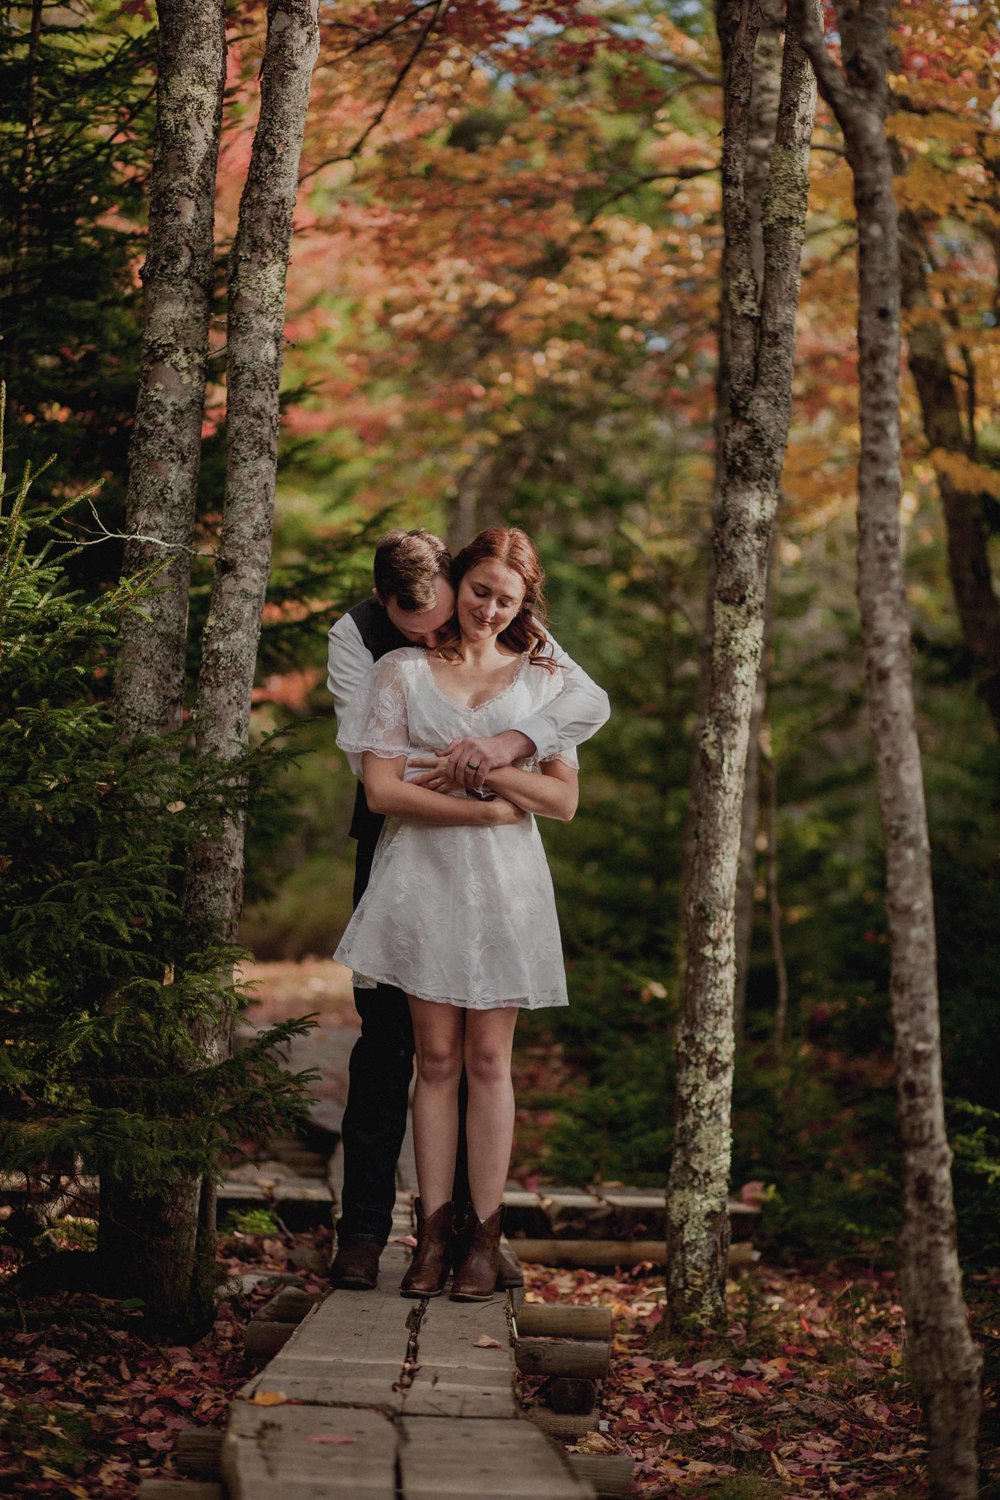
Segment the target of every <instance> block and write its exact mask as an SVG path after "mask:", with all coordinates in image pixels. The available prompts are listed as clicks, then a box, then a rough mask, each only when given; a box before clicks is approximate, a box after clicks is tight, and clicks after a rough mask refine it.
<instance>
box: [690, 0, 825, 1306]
mask: <svg viewBox="0 0 1000 1500" xmlns="http://www.w3.org/2000/svg"><path fill="white" fill-rule="evenodd" d="M759 18H760V12H759V10H758V9H757V7H756V6H754V5H751V4H750V3H749V0H727V3H726V4H725V5H724V6H723V7H722V8H721V9H720V13H719V27H720V36H721V38H722V43H723V48H722V50H723V58H724V60H725V127H724V144H723V158H722V191H723V223H724V230H725V246H724V252H723V257H724V270H723V277H724V284H725V288H726V299H725V306H724V308H723V318H724V319H725V321H726V324H727V332H728V347H729V351H730V354H729V399H728V409H727V412H726V416H725V432H724V441H723V450H722V471H721V485H720V499H719V506H718V513H717V516H716V521H715V528H714V535H713V555H714V563H715V584H714V592H713V601H712V655H711V670H710V679H709V690H708V700H707V709H706V714H705V721H704V724H703V726H702V730H701V734H700V737H699V743H698V754H699V756H700V766H699V772H698V778H697V782H698V800H697V805H696V807H695V809H694V828H693V839H692V852H691V863H690V868H689V873H688V879H687V883H686V890H685V946H686V965H685V982H684V1010H683V1017H682V1021H681V1025H680V1029H679V1034H678V1041H677V1102H676V1113H675V1124H674V1142H673V1155H672V1159H671V1165H670V1176H669V1181H668V1186H667V1312H666V1318H665V1322H664V1332H665V1334H666V1335H671V1334H675V1333H682V1332H686V1331H696V1330H703V1329H706V1328H709V1327H713V1326H719V1325H720V1324H721V1323H722V1322H723V1321H724V1318H725V1280H726V1265H727V1251H728V1242H729V1220H728V1213H727V1198H728V1191H729V1171H730V1161H731V1129H730V1110H731V1103H732V1074H733V985H734V907H735V897H736V879H737V867H738V863H739V852H740V831H741V809H742V803H743V789H744V768H745V764H746V753H747V741H748V736H749V728H750V719H751V712H752V706H753V696H754V691H755V687H756V684H757V678H758V672H759V668H760V657H761V643H762V637H763V628H764V605H765V596H766V589H767V568H768V558H769V553H770V545H771V535H772V529H773V524H774V516H775V511H776V508H777V500H778V493H779V487H780V482H781V470H782V467H783V463H784V456H785V446H786V443H787V438H788V423H789V416H790V411H791V382H792V362H793V355H794V348H795V315H796V310H797V306H798V291H799V274H800V260H801V250H802V240H803V234H804V229H805V216H806V203H807V197H808V159H809V143H810V139H811V135H812V125H813V115H814V108H815V88H814V85H813V78H812V73H811V70H810V69H809V67H808V64H807V63H806V61H805V58H804V57H803V55H802V53H801V50H800V49H799V47H798V45H797V43H796V41H795V39H794V38H789V39H787V40H786V43H785V47H784V52H783V57H782V70H781V90H780V99H779V106H778V118H777V126H776V131H775V136H774V143H773V145H772V148H771V153H770V163H769V172H768V181H767V188H766V192H765V197H764V209H763V219H762V222H763V238H764V253H763V276H762V282H761V290H760V293H759V294H758V285H757V278H756V276H755V274H754V259H753V255H754V251H753V233H752V220H751V215H750V212H749V205H748V196H747V181H746V172H747V164H748V159H749V149H748V148H749V139H750V133H751V126H752V120H753V113H752V80H753V58H754V50H755V42H756V37H757V30H758V23H759Z"/></svg>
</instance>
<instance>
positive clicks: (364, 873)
mask: <svg viewBox="0 0 1000 1500" xmlns="http://www.w3.org/2000/svg"><path fill="white" fill-rule="evenodd" d="M374 574H375V588H374V590H373V594H372V597H371V598H370V599H368V600H365V601H364V602H363V603H361V604H359V605H357V606H356V607H355V608H354V609H352V610H350V611H348V613H347V614H345V615H344V616H342V618H341V619H340V620H338V621H337V623H336V624H335V625H334V626H333V629H332V630H331V632H330V638H329V676H328V686H329V688H330V691H331V692H332V693H333V695H334V699H335V704H336V710H337V719H338V726H339V727H338V735H337V743H338V745H340V747H341V748H342V749H343V750H345V751H346V752H347V754H348V758H349V759H350V761H351V765H352V768H353V769H354V771H355V772H356V774H357V775H358V776H359V778H360V782H359V786H358V795H357V801H356V804H355V814H354V821H353V823H352V827H351V833H352V835H353V836H354V837H355V838H356V839H357V861H356V867H355V886H354V901H355V910H354V915H353V917H352V918H351V921H350V923H349V925H348V927H347V930H346V932H345V933H344V936H343V938H342V940H341V942H340V945H339V947H338V948H337V951H336V954H335V957H336V958H337V959H338V960H339V961H340V962H341V963H343V964H345V965H347V967H348V968H350V969H353V971H354V987H355V1002H356V1004H357V1008H358V1012H359V1015H360V1017H361V1035H360V1038H359V1040H358V1042H357V1043H356V1045H355V1048H354V1051H353V1053H352V1056H351V1066H350V1088H349V1093H348V1102H347V1108H346V1110H345V1114H344V1124H343V1146H344V1191H343V1205H342V1207H343V1213H342V1217H341V1219H340V1222H339V1224H338V1227H337V1254H336V1256H335V1258H334V1261H333V1265H332V1267H331V1278H332V1280H333V1284H334V1286H340V1287H346V1288H352V1289H359V1290H360V1289H366V1288H370V1287H373V1286H374V1285H375V1283H376V1280H377V1276H378V1262H379V1255H380V1253H381V1250H382V1247H383V1246H384V1245H385V1243H386V1240H387V1239H388V1236H389V1231H390V1228H391V1223H392V1208H393V1203H394V1200H395V1168H396V1162H397V1159H398V1156H399V1151H400V1147H401V1145H402V1140H403V1135H404V1132H405V1128H406V1111H407V1095H408V1090H409V1084H410V1078H411V1074H412V1070H413V1057H414V1049H415V1052H416V1062H417V1082H416V1089H415V1093H414V1101H413V1130H414V1145H415V1150H416V1160H417V1182H418V1185H419V1197H418V1199H417V1205H416V1209H417V1247H416V1250H415V1252H414V1256H413V1260H412V1262H411V1265H410V1267H409V1269H408V1270H407V1272H406V1275H405V1276H404V1278H403V1282H402V1285H401V1287H400V1291H401V1292H402V1294H403V1295H404V1296H410V1297H431V1296H436V1295H437V1294H438V1293H440V1292H441V1291H442V1289H443V1287H444V1284H445V1281H446V1279H447V1276H448V1273H449V1271H450V1270H451V1269H452V1268H453V1269H454V1281H453V1287H452V1294H451V1295H452V1296H453V1297H454V1298H456V1299H458V1300H461V1301H483V1300H486V1299H488V1298H489V1297H491V1296H492V1295H493V1292H494V1289H495V1287H496V1286H497V1284H498V1279H499V1284H501V1285H506V1284H512V1283H514V1282H516V1281H517V1280H518V1279H519V1273H518V1271H517V1267H516V1264H515V1265H513V1266H511V1265H504V1266H503V1267H501V1258H500V1235H501V1227H502V1217H503V1210H502V1197H503V1190H504V1185H505V1183H506V1180H507V1171H508V1166H509V1162H510V1152H511V1144H512V1140H513V1130H514V1095H513V1088H512V1085H511V1071H510V1062H511V1049H512V1045H513V1038H514V1027H515V1023H516V1020H517V1015H518V1011H519V1010H522V1009H537V1008H539V1007H541V1006H550V1005H565V1004H566V1003H567V1002H566V979H565V971H564V966H563V959H562V952H561V946H560V941H559V926H558V921H557V918H556V910H555V902H554V898H553V892H552V881H551V877H550V875H549V870H548V865H547V863H546V859H545V853H544V850H543V848H542V842H541V837H540V835H539V832H538V829H537V827H536V825H535V816H534V815H536V814H537V815H541V816H543V817H553V818H560V819H564V820H565V819H569V818H572V817H573V814H574V813H575V811H576V805H577V764H578V763H577V757H576V746H577V745H578V744H580V743H582V742H583V741H584V740H586V739H588V738H589V737H590V736H591V735H592V734H594V733H595V731H596V730H598V729H599V728H600V727H601V725H602V724H603V723H604V722H605V721H606V719H607V717H608V711H609V710H608V700H607V696H606V694H605V693H604V692H602V690H601V689H600V688H598V687H597V686H596V684H594V683H593V682H592V681H591V680H590V678H589V677H587V675H586V674H585V673H584V672H583V671H582V669H581V668H580V667H578V666H577V665H576V664H575V663H574V662H572V661H571V660H570V659H569V658H568V657H567V656H566V654H565V653H564V652H563V651H561V650H560V648H559V647H558V646H557V645H556V644H555V642H554V641H553V640H552V637H551V636H550V635H549V634H548V633H547V631H546V629H545V625H544V620H545V611H544V603H543V599H542V583H543V576H542V571H541V568H540V566H539V563H538V558H537V556H536V554H535V550H534V547H533V546H532V544H531V541H530V540H529V538H528V537H527V536H526V535H525V533H524V532H523V531H520V530H518V529H517V528H506V527H493V528H490V529H489V530H487V531H483V532H480V534H479V535H478V536H477V537H475V538H474V539H473V541H471V542H470V543H469V545H468V546H467V547H464V548H463V549H462V551H461V552H459V553H458V555H457V556H456V557H454V558H452V557H451V556H450V554H449V553H448V551H447V549H446V548H445V546H444V543H443V542H441V541H440V540H439V539H438V538H437V537H435V536H433V535H432V534H431V533H429V532H427V531H410V532H405V531H393V532H390V533H388V535H387V536H385V537H383V538H382V539H381V541H380V542H379V544H378V547H377V548H376V553H375V567H374Z"/></svg>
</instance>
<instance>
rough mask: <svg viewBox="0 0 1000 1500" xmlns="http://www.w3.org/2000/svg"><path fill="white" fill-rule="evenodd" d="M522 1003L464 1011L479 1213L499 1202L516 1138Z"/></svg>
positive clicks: (472, 1178) (472, 1180)
mask: <svg viewBox="0 0 1000 1500" xmlns="http://www.w3.org/2000/svg"><path fill="white" fill-rule="evenodd" d="M516 1023H517V1006H513V1005H512V1006H505V1007H504V1008H503V1009H502V1010H480V1011H475V1010H470V1011H467V1012H466V1016H465V1071H466V1074H467V1076H468V1079H469V1107H468V1110H467V1112H466V1117H465V1128H466V1135H467V1137H468V1146H469V1190H470V1193H471V1195H472V1206H473V1208H474V1209H475V1211H476V1214H477V1215H478V1217H479V1218H480V1219H487V1218H489V1216H490V1214H492V1213H494V1212H495V1211H496V1209H497V1208H498V1207H499V1206H500V1203H501V1201H502V1199H503V1190H504V1187H505V1186H506V1183H507V1171H508V1168H509V1167H510V1150H511V1145H512V1144H513V1140H514V1086H513V1084H512V1083H511V1077H510V1054H511V1048H512V1046H513V1044H514V1027H515V1025H516Z"/></svg>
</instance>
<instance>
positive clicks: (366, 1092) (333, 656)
mask: <svg viewBox="0 0 1000 1500" xmlns="http://www.w3.org/2000/svg"><path fill="white" fill-rule="evenodd" d="M450 567H451V555H450V553H449V552H448V549H447V548H446V547H445V545H444V543H443V542H442V541H441V540H440V539H439V538H438V537H436V536H433V535H432V534H431V533H430V532H429V531H423V530H418V531H390V532H388V533H387V534H386V535H385V536H384V537H382V538H381V540H380V541H379V543H378V545H377V547H376V549H375V563H374V579H375V586H374V588H373V590H372V597H371V598H370V599H366V600H364V601H363V602H362V603H360V604H357V605H355V606H354V608H353V609H351V610H348V612H347V613H346V614H345V615H343V616H342V617H341V618H340V619H339V620H338V621H337V622H336V624H335V625H334V626H333V628H332V629H331V631H330V635H329V656H328V675H327V686H328V687H329V689H330V692H331V693H332V694H333V698H334V704H335V706H336V711H337V716H338V718H340V716H341V715H342V713H343V710H344V709H345V707H346V706H347V704H348V703H349V702H350V701H351V699H352V698H353V696H354V694H355V692H356V691H357V689H358V687H359V685H360V684H361V682H362V681H363V680H364V679H365V678H366V677H367V676H368V673H369V672H370V670H371V668H372V665H373V663H374V662H376V661H378V660H380V658H381V657H383V656H385V655H386V654H387V653H388V652H390V651H396V650H398V649H399V648H400V647H401V646H423V647H425V648H427V649H428V650H432V649H433V648H434V647H435V646H437V645H438V644H439V643H440V642H441V641H442V640H443V639H444V638H445V636H446V634H447V629H446V627H447V625H448V623H449V621H450V620H451V618H452V615H453V614H454V608H455V596H454V591H453V590H452V587H451V583H450V581H449V574H450ZM552 644H553V651H554V655H555V659H556V660H557V661H558V662H559V664H560V666H561V668H562V671H563V680H564V686H563V689H562V692H561V693H560V694H559V696H558V697H557V698H555V699H553V701H552V702H551V703H550V704H549V705H548V706H547V707H546V708H545V709H544V710H543V711H542V712H541V713H539V714H537V715H535V716H534V717H533V718H531V719H530V720H527V721H525V722H524V723H521V724H516V725H512V726H511V728H510V729H508V730H506V731H505V732H504V733H503V734H497V735H490V736H480V737H478V738H476V737H470V738H466V739H462V740H456V741H455V742H454V743H453V744H452V745H450V746H448V747H447V750H448V756H449V774H450V776H451V778H452V779H453V780H457V781H460V782H462V783H464V785H465V787H466V788H467V790H468V791H469V792H471V793H475V792H477V791H480V790H481V789H482V786H483V782H484V781H485V780H486V778H487V776H488V775H489V774H490V772H491V771H492V770H494V769H496V768H498V767H500V766H508V765H510V764H511V762H512V761H515V760H520V759H522V758H523V757H526V756H530V755H535V754H536V753H537V754H538V756H539V757H540V758H541V759H546V758H547V757H549V756H551V755H553V754H554V753H555V752H556V751H557V750H559V749H564V748H568V747H569V746H571V745H579V744H581V743H582V742H583V741H584V740H586V739H589V738H590V736H591V735H592V734H594V733H596V731H597V730H598V729H600V727H601V725H602V724H604V723H605V722H606V720H607V718H608V714H609V712H610V707H609V704H608V698H607V694H606V693H604V692H603V691H602V689H601V688H599V687H598V686H597V685H596V684H595V683H593V682H592V681H591V680H590V678H589V677H588V676H587V674H586V673H585V672H584V671H583V670H582V669H581V668H580V667H578V666H577V665H576V663H575V662H572V661H571V660H570V659H569V657H568V656H567V655H566V654H565V652H563V651H562V650H561V649H560V648H559V647H558V646H556V645H555V642H553V643H552ZM442 748H444V747H442ZM348 759H349V760H350V762H351V768H352V770H353V771H354V772H355V775H357V776H358V777H359V781H358V790H357V796H356V799H355V804H354V818H353V820H352V823H351V836H352V838H355V839H356V840H357V855H356V859H355V877H354V904H355V906H356V905H357V904H358V902H359V901H360V900H361V897H362V895H363V894H364V892H365V889H366V888H367V885H368V878H369V876H370V874H371V866H372V858H373V856H374V853H375V845H376V844H377V842H378V837H379V834H380V832H381V830H382V824H383V821H384V819H383V818H382V817H381V816H379V815H378V814H375V813H373V812H371V811H370V809H369V807H368V804H367V802H366V800H365V791H364V785H363V784H362V782H361V780H360V775H361V763H360V761H361V758H360V756H348ZM428 774H430V773H428ZM354 1000H355V1004H356V1006H357V1009H358V1014H359V1015H360V1017H361V1036H360V1037H359V1039H358V1041H357V1042H356V1043H355V1046H354V1050H353V1052H352V1054H351V1064H350V1085H349V1088H348V1096H347V1108H346V1110H345V1111H344V1124H343V1146H344V1192H343V1204H342V1208H343V1212H342V1215H341V1218H340V1222H339V1223H338V1225H337V1254H336V1256H335V1258H334V1261H333V1265H332V1266H331V1270H330V1275H331V1279H332V1281H333V1284H334V1286H337V1287H345V1288H350V1289H353V1290H358V1291H363V1290H369V1289H370V1288H372V1287H374V1286H375V1284H376V1281H377V1279H378V1263H379V1257H380V1255H381V1253H382V1249H383V1248H384V1246H385V1243H386V1241H387V1240H388V1238H389V1231H390V1229H391V1226H392V1209H393V1204H394V1203H395V1198H396V1163H397V1161H398V1159H399V1152H400V1148H401V1146H402V1143H403V1136H404V1134H405V1131H406V1110H407V1099H408V1094H409V1086H410V1078H411V1075H412V1072H413V1032H412V1029H411V1025H410V1014H409V1007H408V1005H407V1001H406V996H405V995H404V994H403V992H402V991H401V990H398V989H393V988H392V987H391V986H389V985H379V987H378V988H377V989H374V990H371V989H367V990H357V989H356V990H355V992H354ZM462 1166H463V1163H462V1162H461V1161H460V1162H459V1164H458V1167H457V1172H456V1202H458V1201H459V1198H460V1196H461V1187H462V1182H461V1179H462V1175H463V1173H462ZM511 1279H512V1278H511Z"/></svg>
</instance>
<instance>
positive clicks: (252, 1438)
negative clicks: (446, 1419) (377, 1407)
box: [222, 1401, 396, 1500]
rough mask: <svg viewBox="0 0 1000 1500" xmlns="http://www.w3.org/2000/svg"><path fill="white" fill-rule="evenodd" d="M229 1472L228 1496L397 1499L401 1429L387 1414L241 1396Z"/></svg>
mask: <svg viewBox="0 0 1000 1500" xmlns="http://www.w3.org/2000/svg"><path fill="white" fill-rule="evenodd" d="M331 1438H347V1439H349V1440H350V1441H348V1442H341V1443H332V1442H330V1441H329V1439H331ZM316 1439H326V1440H327V1441H316ZM222 1477H223V1480H224V1482H225V1485H226V1491H227V1496H228V1500H354V1497H355V1496H358V1497H362V1496H363V1497H364V1500H396V1433H395V1430H394V1428H393V1424H392V1421H391V1420H390V1419H389V1418H388V1417H386V1416H383V1415H382V1414H381V1413H380V1412H374V1411H366V1410H364V1409H357V1408H353V1407H352V1408H343V1407H340V1408H336V1409H331V1408H330V1407H317V1406H271V1407H263V1406H249V1405H247V1404H245V1403H244V1402H241V1401H237V1402H235V1403H234V1404H233V1407H232V1410H231V1414H230V1418H229V1427H228V1428H227V1430H226V1435H225V1437H224V1439H223V1443H222Z"/></svg>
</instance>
